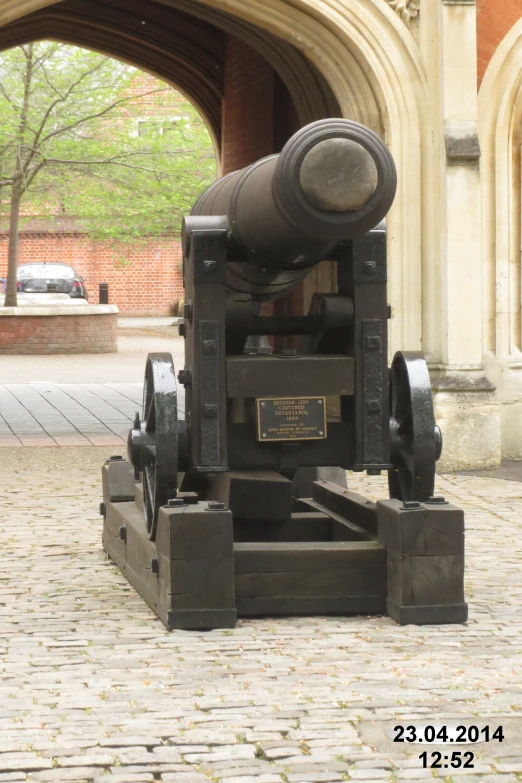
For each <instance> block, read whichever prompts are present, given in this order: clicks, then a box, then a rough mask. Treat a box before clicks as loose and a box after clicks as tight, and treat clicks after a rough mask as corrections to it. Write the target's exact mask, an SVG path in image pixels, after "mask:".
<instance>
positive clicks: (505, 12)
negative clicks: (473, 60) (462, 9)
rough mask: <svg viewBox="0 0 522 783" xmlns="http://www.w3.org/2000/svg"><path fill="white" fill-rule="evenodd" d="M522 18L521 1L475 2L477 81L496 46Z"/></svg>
mask: <svg viewBox="0 0 522 783" xmlns="http://www.w3.org/2000/svg"><path fill="white" fill-rule="evenodd" d="M521 17H522V0H477V39H478V40H477V47H478V81H479V86H480V84H481V83H482V79H483V78H484V74H485V72H486V68H487V67H488V65H489V62H490V60H491V58H492V57H493V55H494V53H495V51H496V49H497V47H498V45H499V44H500V42H501V41H502V40H503V38H505V36H506V35H507V33H508V32H509V31H510V30H511V28H512V27H513V25H514V24H515V22H518V20H519V19H520V18H521Z"/></svg>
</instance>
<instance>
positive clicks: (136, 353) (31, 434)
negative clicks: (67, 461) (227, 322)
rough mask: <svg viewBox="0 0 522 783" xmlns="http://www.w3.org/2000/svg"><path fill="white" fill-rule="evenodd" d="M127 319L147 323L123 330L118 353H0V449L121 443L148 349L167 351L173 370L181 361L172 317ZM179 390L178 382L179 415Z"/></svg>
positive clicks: (137, 399) (138, 397)
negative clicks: (16, 354) (171, 360)
mask: <svg viewBox="0 0 522 783" xmlns="http://www.w3.org/2000/svg"><path fill="white" fill-rule="evenodd" d="M132 320H133V321H139V322H142V321H148V320H150V321H152V322H153V323H152V324H150V325H149V327H147V326H146V325H144V324H143V323H138V324H136V325H135V326H134V327H131V328H129V329H127V328H123V329H122V330H121V331H120V337H119V338H118V346H119V352H118V353H117V354H95V355H89V354H85V355H73V356H66V355H62V356H2V357H0V448H2V447H19V446H32V447H37V446H82V445H84V446H105V445H107V446H109V445H113V446H124V444H125V442H126V440H127V435H128V432H129V429H130V426H131V424H132V421H133V419H134V415H135V413H136V411H140V413H141V403H142V397H143V391H142V389H143V375H144V372H145V362H146V359H147V354H148V353H149V352H157V353H162V352H166V353H170V354H172V356H173V359H174V364H175V367H176V371H177V370H178V369H179V368H180V367H182V366H183V362H184V360H183V340H182V339H181V338H180V337H178V336H177V329H175V327H172V326H170V324H171V323H172V321H173V320H174V319H172V318H169V319H167V320H168V324H167V325H164V324H159V323H157V321H158V320H159V321H163V320H165V319H132ZM150 327H152V328H150ZM184 391H185V390H184V388H183V387H182V386H180V385H179V384H178V404H179V412H180V415H181V416H183V415H184Z"/></svg>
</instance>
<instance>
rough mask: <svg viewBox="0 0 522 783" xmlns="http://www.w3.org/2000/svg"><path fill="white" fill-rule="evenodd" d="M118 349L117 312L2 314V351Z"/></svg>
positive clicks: (94, 350) (103, 351)
mask: <svg viewBox="0 0 522 783" xmlns="http://www.w3.org/2000/svg"><path fill="white" fill-rule="evenodd" d="M117 350H118V316H117V314H116V313H104V314H100V315H74V314H73V315H55V316H37V315H36V316H33V315H27V316H23V315H13V316H9V315H2V316H0V354H21V353H22V354H51V353H52V354H55V353H112V352H114V351H117Z"/></svg>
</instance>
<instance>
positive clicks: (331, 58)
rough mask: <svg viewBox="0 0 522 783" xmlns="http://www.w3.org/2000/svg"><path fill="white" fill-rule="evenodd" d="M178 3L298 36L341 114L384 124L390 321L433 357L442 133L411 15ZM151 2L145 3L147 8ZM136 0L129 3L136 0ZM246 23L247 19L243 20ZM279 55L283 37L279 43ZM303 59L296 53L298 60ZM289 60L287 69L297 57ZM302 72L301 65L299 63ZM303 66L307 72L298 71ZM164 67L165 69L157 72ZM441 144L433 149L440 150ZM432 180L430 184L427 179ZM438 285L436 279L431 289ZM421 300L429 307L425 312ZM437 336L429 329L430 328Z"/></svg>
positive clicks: (176, 0)
mask: <svg viewBox="0 0 522 783" xmlns="http://www.w3.org/2000/svg"><path fill="white" fill-rule="evenodd" d="M162 3H163V4H164V5H167V6H170V7H172V8H180V4H183V3H184V4H185V8H187V9H188V8H190V13H194V12H198V13H199V12H200V10H201V9H206V10H207V11H212V12H213V14H216V13H221V14H226V15H228V17H230V18H231V19H233V20H236V23H239V27H238V28H237V29H238V33H236V34H241V35H246V34H247V33H246V31H247V29H248V30H249V31H250V33H251V34H252V29H254V31H255V33H256V34H257V35H258V36H259V37H260V40H261V41H266V35H267V34H270V36H271V38H270V39H269V40H270V46H268V47H267V48H266V50H265V51H267V52H268V51H269V49H270V48H271V49H272V52H273V51H274V40H275V39H279V40H280V41H281V42H285V43H284V45H287V44H291V46H292V49H293V50H294V51H295V50H298V52H301V53H302V55H303V57H304V59H305V60H306V61H310V62H311V63H312V64H313V65H314V66H315V71H316V72H317V73H319V74H321V76H320V77H318V79H317V84H318V85H319V87H320V86H321V80H323V81H325V82H326V83H327V85H329V88H330V89H331V92H332V93H333V95H334V96H335V100H336V101H337V103H338V105H339V107H340V111H341V114H342V116H345V117H349V118H352V119H356V120H358V121H360V122H363V123H364V124H366V125H368V126H370V127H372V128H373V129H374V130H376V131H378V132H381V133H382V134H383V135H384V136H385V138H386V141H387V142H388V144H389V146H390V148H391V150H392V153H393V155H394V157H395V160H396V164H397V168H398V174H399V190H398V195H397V199H396V202H395V205H394V207H393V209H392V212H391V213H390V218H389V248H390V296H391V301H392V304H393V305H394V308H395V317H394V319H393V321H392V325H391V343H392V345H393V346H394V347H399V346H400V347H402V348H418V347H421V345H422V342H423V338H424V345H423V347H424V349H425V350H426V351H427V352H428V354H430V355H431V356H432V357H433V358H435V359H436V360H439V359H440V357H439V356H438V355H437V351H438V349H437V345H436V339H435V338H433V339H432V337H433V335H434V334H435V332H436V331H437V329H436V327H434V323H435V321H434V320H433V319H434V318H435V319H436V316H434V315H433V313H434V312H436V311H437V307H436V306H435V307H433V304H432V303H431V302H430V301H428V300H427V299H426V296H427V295H426V294H424V302H423V293H422V283H423V281H424V285H426V281H428V282H430V283H432V284H433V282H435V283H436V282H437V281H436V280H435V281H434V277H433V275H434V274H436V272H434V271H433V270H436V269H438V267H439V263H438V260H439V259H438V256H439V253H440V237H438V236H437V231H436V229H435V226H436V224H437V216H438V215H439V212H440V203H439V202H440V192H439V191H438V185H437V176H434V174H435V172H434V171H433V169H432V168H431V167H432V165H434V164H432V163H431V162H430V160H431V159H432V158H433V156H434V153H433V149H432V146H431V145H432V144H433V143H434V142H433V141H432V139H433V138H438V137H439V128H438V126H437V128H436V130H435V132H432V131H433V130H434V127H435V126H434V123H436V122H438V120H436V119H434V118H433V116H432V115H433V114H436V113H433V112H430V110H429V109H430V107H429V100H428V94H427V92H428V91H427V86H426V77H425V75H424V70H423V65H422V62H421V60H422V58H421V53H420V49H419V47H418V46H417V44H416V42H415V40H414V38H413V36H412V35H411V33H410V32H409V30H408V28H407V26H406V25H405V23H404V22H403V21H402V20H401V19H400V18H399V16H398V15H396V13H395V12H394V11H393V10H392V8H391V7H390V6H389V5H388V3H387V2H386V0H364V2H362V0H313V2H312V0H292V1H291V2H290V0H264V1H263V2H262V3H260V2H257V1H256V0H200V1H199V2H195V0H191V2H190V3H186V0H162ZM53 5H55V2H54V0H0V23H3V24H6V23H8V22H10V21H12V20H14V19H15V18H21V17H24V16H27V15H28V14H30V13H31V12H34V11H36V10H38V9H42V8H48V7H52V6H53ZM146 5H147V4H146V3H144V4H143V7H144V8H145V6H146ZM129 6H130V3H129ZM245 24H246V25H248V26H249V27H248V28H246V27H244V25H245ZM275 52H276V54H277V55H278V56H281V52H282V49H281V46H279V47H278V46H275ZM296 62H297V60H296V59H295V58H294V61H293V63H294V64H295V63H296ZM286 64H287V66H288V68H289V69H290V71H292V68H291V65H289V62H288V60H286ZM293 73H294V78H297V79H299V73H300V72H299V71H295V70H294V71H293ZM301 73H302V71H301ZM158 75H161V74H158ZM436 154H437V153H435V156H436ZM428 180H429V181H430V183H431V185H430V186H425V187H421V185H422V184H423V183H424V184H425V185H426V183H427V182H428ZM436 287H437V286H436V285H435V286H433V285H431V288H436ZM423 308H424V312H423ZM430 335H431V337H430Z"/></svg>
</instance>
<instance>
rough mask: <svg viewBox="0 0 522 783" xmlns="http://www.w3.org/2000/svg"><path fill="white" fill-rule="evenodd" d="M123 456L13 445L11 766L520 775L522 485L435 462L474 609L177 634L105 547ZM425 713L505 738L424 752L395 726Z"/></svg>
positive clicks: (0, 573)
mask: <svg viewBox="0 0 522 783" xmlns="http://www.w3.org/2000/svg"><path fill="white" fill-rule="evenodd" d="M109 453H110V451H109V450H105V451H104V450H103V449H90V448H84V449H77V450H73V449H66V448H64V449H42V450H41V452H37V451H35V450H32V449H16V450H10V449H3V450H0V468H2V478H3V482H4V491H3V492H2V494H1V495H0V521H1V524H2V530H3V536H2V538H3V541H2V543H3V556H2V559H1V561H0V660H1V680H0V706H1V709H0V781H41V783H44V781H51V782H54V781H56V782H57V783H59V782H60V781H68V782H69V783H73V782H74V783H80V781H96V782H97V783H98V782H99V783H117V781H119V782H120V783H124V782H125V781H127V782H128V783H131V781H136V782H141V781H143V782H144V781H153V780H158V781H164V783H170V782H173V783H174V782H175V783H203V782H204V781H208V780H213V781H224V782H225V783H283V782H286V783H299V782H301V781H302V782H303V783H304V782H305V781H306V782H307V783H336V782H337V781H343V780H352V781H389V782H390V783H391V782H392V781H393V782H396V781H406V780H413V781H416V780H419V781H421V780H424V779H425V778H431V777H432V776H437V775H438V776H439V779H441V778H442V779H444V780H446V781H449V780H453V781H455V782H458V783H470V781H473V783H479V782H480V781H484V782H485V783H488V782H489V781H493V780H494V781H495V783H513V782H514V781H520V780H522V712H521V710H522V611H521V607H522V580H521V570H522V566H521V554H522V521H521V519H522V485H520V484H518V483H515V482H506V481H499V480H494V479H484V478H477V477H474V476H459V477H455V476H445V477H442V478H440V479H439V482H438V484H439V485H438V492H439V493H442V494H445V495H446V496H447V497H448V498H449V499H451V500H452V501H453V502H455V503H457V504H459V505H462V506H463V507H464V508H465V510H466V515H467V531H468V532H467V551H468V558H467V600H468V601H469V604H470V619H469V622H468V623H467V624H466V625H463V626H442V627H435V626H432V627H429V626H428V627H423V628H418V627H414V626H407V627H403V628H401V627H399V626H397V625H395V624H394V623H393V622H392V621H391V620H390V619H388V618H386V617H372V618H366V617H354V618H298V619H261V620H259V619H257V620H241V621H240V622H239V623H238V625H237V627H236V628H235V629H233V630H215V631H211V632H207V633H201V632H196V633H191V632H184V631H174V632H172V633H167V632H166V631H165V629H164V627H163V626H162V625H161V623H160V622H159V621H158V620H157V619H156V618H155V616H154V615H153V614H152V612H151V611H150V610H149V609H148V608H147V607H146V605H145V604H144V603H143V602H142V600H141V599H140V598H139V597H138V596H137V595H136V593H135V592H134V590H133V589H132V588H131V587H130V586H129V585H128V583H127V582H126V581H125V579H124V578H123V577H122V575H121V574H120V573H119V571H118V570H117V569H116V568H115V567H114V565H113V564H111V562H109V561H108V560H107V559H106V558H105V556H104V553H103V551H102V549H101V518H100V517H99V516H98V502H99V500H100V494H101V493H100V478H99V474H100V465H101V462H102V458H103V457H104V456H108V454H109ZM25 455H27V457H25ZM79 455H81V456H79ZM81 465H83V466H84V467H83V469H80V466H81ZM65 469H66V470H65ZM350 482H351V485H352V486H353V487H354V488H358V489H359V490H361V489H363V490H364V491H365V492H368V491H370V492H371V494H372V495H374V496H375V495H380V496H385V494H386V490H385V485H384V481H383V480H381V479H367V478H363V479H361V478H357V479H355V478H353V477H351V479H350ZM411 721H424V722H426V721H427V722H433V721H438V722H451V723H461V722H464V723H473V724H476V725H478V726H479V727H482V726H486V725H489V726H492V727H497V726H498V725H502V726H503V727H504V732H505V735H506V740H505V741H504V742H503V743H502V744H499V743H498V742H492V743H489V744H480V745H476V746H474V747H473V750H474V752H475V754H476V762H475V768H474V769H466V770H455V772H454V774H453V778H450V777H449V773H448V770H447V769H446V770H445V769H440V770H430V769H426V770H423V769H422V768H421V762H420V760H419V758H418V756H419V754H420V753H421V752H422V751H423V750H426V749H428V750H429V751H430V752H431V751H433V750H439V751H441V750H442V751H444V748H442V747H441V746H438V747H437V748H433V747H431V748H426V746H422V745H416V746H412V745H397V744H395V745H394V744H393V743H392V742H391V740H390V739H388V738H387V736H386V731H387V730H389V729H390V728H391V727H393V726H394V725H395V724H396V723H409V722H411ZM468 749H469V747H462V746H459V750H468ZM451 750H452V751H453V750H454V748H451ZM459 773H460V774H459Z"/></svg>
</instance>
